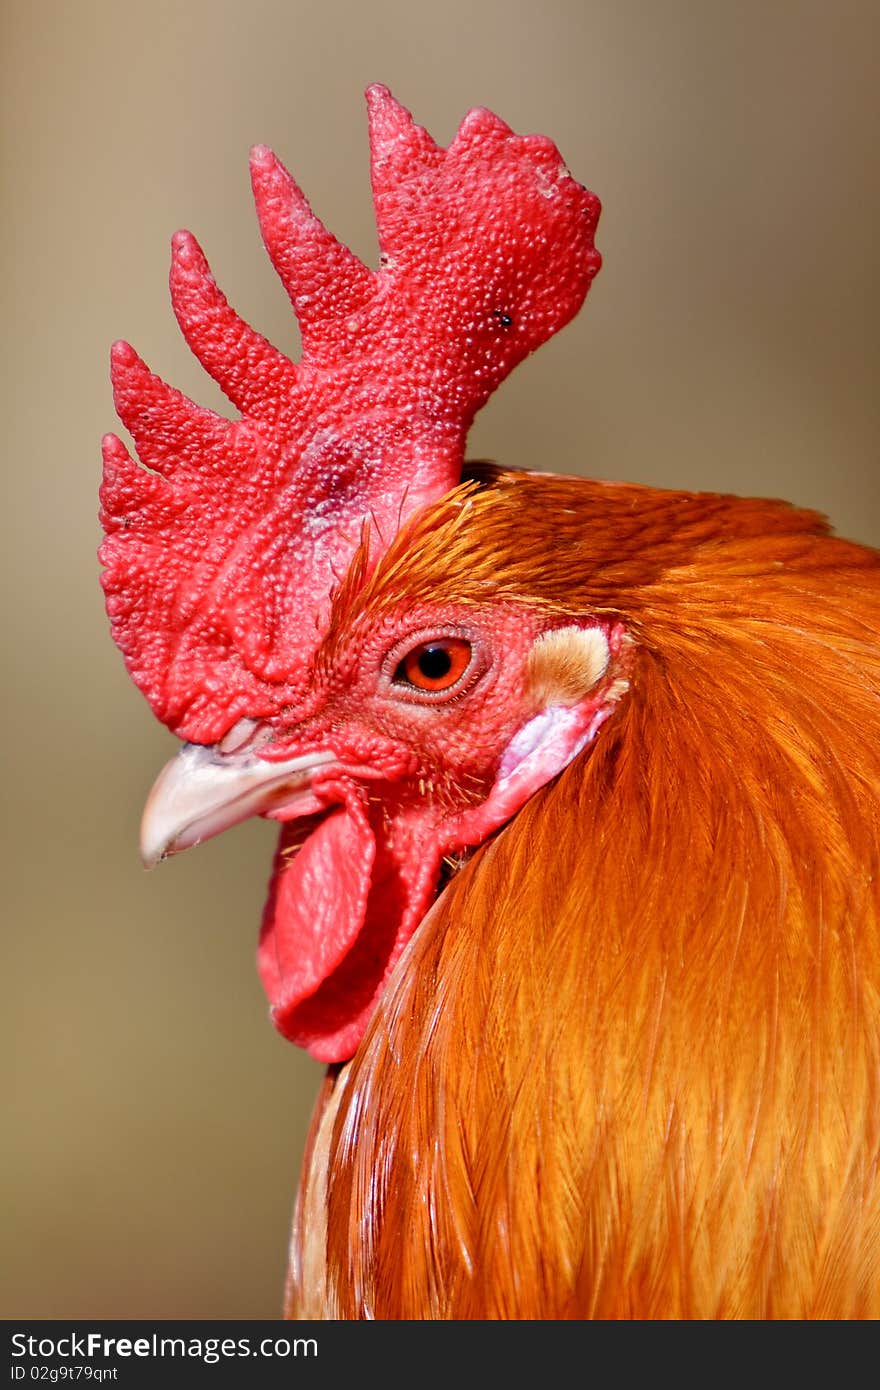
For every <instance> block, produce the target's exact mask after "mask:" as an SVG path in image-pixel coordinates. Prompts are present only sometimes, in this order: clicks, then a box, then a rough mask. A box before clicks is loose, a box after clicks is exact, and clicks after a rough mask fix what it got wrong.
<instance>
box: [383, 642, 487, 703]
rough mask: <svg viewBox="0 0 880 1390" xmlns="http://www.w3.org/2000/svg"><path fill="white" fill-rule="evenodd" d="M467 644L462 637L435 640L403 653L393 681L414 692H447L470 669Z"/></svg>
mask: <svg viewBox="0 0 880 1390" xmlns="http://www.w3.org/2000/svg"><path fill="white" fill-rule="evenodd" d="M470 660H471V644H470V642H466V641H465V639H464V638H463V637H435V638H434V639H433V640H432V641H430V642H420V643H419V645H418V646H417V647H413V649H412V651H411V652H407V654H406V656H405V657H404V658H403V660H402V661H401V663H400V665H399V666H398V668H397V670H396V672H395V673H394V679H395V680H396V681H402V682H405V683H406V684H407V685H412V686H415V688H416V690H449V689H451V687H452V686H453V685H455V684H456V682H457V681H459V680H460V679H461V677H462V676H463V675H464V673H465V671H466V670H467V668H468V666H469V665H470Z"/></svg>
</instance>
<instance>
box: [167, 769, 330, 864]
mask: <svg viewBox="0 0 880 1390" xmlns="http://www.w3.org/2000/svg"><path fill="white" fill-rule="evenodd" d="M336 761H337V759H336V755H335V754H334V753H332V752H330V751H329V750H326V751H323V752H319V751H316V752H313V753H306V754H304V755H302V756H301V757H298V758H289V759H288V760H287V761H286V762H278V763H272V762H268V761H266V759H264V758H259V757H257V756H256V754H254V753H249V752H246V751H245V752H238V753H223V752H221V750H220V747H219V746H214V747H204V746H202V745H201V744H196V743H186V744H184V746H183V748H182V749H181V750H180V752H179V753H178V755H177V757H176V758H172V759H171V761H170V762H169V763H166V765H165V767H163V769H162V771H161V772H160V773H159V776H158V777H157V778H156V781H155V783H154V784H153V789H152V791H151V792H150V795H149V797H148V798H147V804H146V806H145V807H144V814H143V819H142V820H141V858H142V860H143V862H144V867H145V868H147V869H152V868H154V867H155V865H156V864H158V863H159V860H160V859H165V858H167V856H168V855H171V854H178V853H180V851H181V850H185V849H190V848H191V846H193V845H197V844H199V843H200V842H201V841H202V840H209V839H210V838H211V837H212V836H213V835H219V834H220V832H221V831H222V830H227V829H228V828H229V827H230V826H232V825H238V823H239V821H243V820H247V819H248V818H249V817H250V816H255V815H261V814H265V813H266V812H267V811H276V812H277V811H280V810H281V809H282V808H283V809H284V810H287V809H289V810H290V812H291V816H294V815H307V814H309V812H311V811H313V810H316V809H318V804H317V803H316V802H315V798H314V794H313V792H312V789H311V782H312V775H313V773H314V772H316V771H317V769H318V768H325V767H326V766H327V764H328V763H334V762H336ZM286 818H287V817H285V819H286Z"/></svg>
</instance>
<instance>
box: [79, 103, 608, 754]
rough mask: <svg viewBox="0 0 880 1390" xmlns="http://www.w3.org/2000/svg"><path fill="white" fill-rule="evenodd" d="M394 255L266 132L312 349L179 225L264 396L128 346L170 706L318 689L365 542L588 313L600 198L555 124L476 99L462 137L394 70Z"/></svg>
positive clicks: (214, 723) (199, 328) (164, 708)
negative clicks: (219, 396)
mask: <svg viewBox="0 0 880 1390" xmlns="http://www.w3.org/2000/svg"><path fill="white" fill-rule="evenodd" d="M368 101H369V106H370V125H371V144H372V180H373V193H374V200H375V205H376V217H377V224H378V231H379V242H380V247H381V251H382V264H381V265H380V268H379V269H378V270H377V271H370V270H368V269H367V268H366V267H365V266H363V265H362V264H361V262H359V261H358V260H357V258H356V257H355V256H353V255H352V253H351V252H349V251H348V250H346V249H345V248H344V247H342V246H340V244H339V243H338V242H336V241H335V239H334V238H333V237H332V236H331V235H330V234H329V233H328V232H327V231H326V230H325V229H324V227H323V226H322V225H321V224H320V222H318V220H317V219H316V218H315V217H314V215H313V214H312V212H311V211H310V209H309V207H308V204H307V203H306V202H305V199H304V198H303V196H302V194H301V193H300V191H299V189H298V188H297V187H296V185H295V184H294V183H293V180H292V179H291V178H290V176H289V175H288V174H287V173H286V171H285V170H284V169H283V168H282V166H281V165H280V164H279V163H278V161H277V160H276V159H275V158H274V156H273V155H272V154H271V153H270V152H269V151H268V150H265V149H262V148H258V149H256V150H255V151H254V155H253V159H252V173H253V183H254V193H255V199H256V204H257V210H258V214H259V217H260V222H261V226H262V231H263V237H264V240H265V243H266V246H267V248H268V250H269V254H270V256H271V257H272V260H273V263H274V264H275V267H276V269H277V270H278V272H279V275H280V276H281V279H282V281H283V282H284V284H285V286H286V288H287V290H288V293H289V295H290V299H291V302H292V304H293V307H294V309H295V311H296V313H297V315H298V318H299V320H300V325H301V327H302V331H303V357H302V360H301V361H300V362H299V363H298V364H296V365H294V364H293V363H292V362H290V361H289V360H288V359H287V358H286V357H285V356H284V355H283V354H282V353H280V352H279V351H278V350H277V349H275V348H273V347H272V346H271V345H270V344H269V343H267V342H266V340H265V339H263V338H262V337H261V336H260V335H259V334H258V333H256V332H255V331H254V330H253V329H251V328H250V327H249V326H248V325H247V324H245V323H244V322H243V321H242V320H241V319H240V318H239V317H238V316H237V315H236V314H235V313H234V311H233V310H232V309H231V308H230V307H229V305H228V304H227V302H226V300H225V298H224V297H223V295H222V294H221V292H220V291H219V289H218V288H217V286H216V284H215V283H214V280H213V278H212V276H211V274H210V271H209V270H208V267H207V263H206V262H205V260H204V257H203V256H202V253H201V251H200V250H199V248H198V246H197V244H196V242H195V240H194V239H193V238H192V237H191V236H189V234H187V233H179V234H178V235H177V237H175V240H174V254H173V263H172V271H171V288H172V300H173V303H174V308H175V311H176V313H177V316H178V320H179V322H180V325H181V328H182V331H183V332H184V335H185V336H186V338H187V341H188V342H189V344H190V346H191V347H192V349H193V351H194V352H195V353H196V355H197V356H198V357H199V359H200V360H201V362H202V363H203V365H204V366H205V368H206V369H207V370H208V371H209V372H210V373H211V375H212V376H214V378H215V379H216V380H217V381H218V383H219V384H220V386H221V387H222V388H223V390H224V391H225V392H226V394H227V395H228V396H229V398H230V399H231V400H232V402H233V404H235V405H236V406H237V407H238V409H239V410H240V411H241V419H240V420H238V421H235V422H231V421H229V420H226V419H225V418H223V417H221V416H219V415H216V414H214V413H213V412H211V411H209V410H204V409H202V408H201V407H199V406H196V405H195V404H193V402H191V401H189V400H187V398H186V397H184V396H182V395H181V394H180V393H179V392H177V391H175V390H174V389H173V388H171V387H170V386H167V385H166V384H165V383H164V382H162V381H161V380H160V379H159V378H158V377H156V376H154V375H152V374H151V373H150V372H149V370H148V369H147V368H146V366H145V365H144V364H143V362H141V360H140V359H139V358H138V357H137V355H136V354H135V353H134V351H133V350H132V349H131V348H130V347H128V345H127V344H117V345H116V347H115V348H114V350H113V355H112V375H113V383H114V391H115V399H116V406H117V410H118V412H119V414H120V416H121V418H122V420H123V423H124V424H125V425H126V427H127V428H128V429H129V430H130V432H131V434H132V435H133V437H134V440H135V444H136V446H137V450H138V454H139V456H140V459H141V462H142V463H143V464H145V465H146V467H147V468H148V469H150V470H153V471H151V472H147V471H146V470H145V469H144V468H140V467H138V465H137V464H136V463H135V462H134V461H133V460H132V459H131V458H130V457H129V455H128V453H127V451H126V449H125V447H124V445H123V444H122V443H121V441H120V440H118V439H117V438H116V437H115V436H112V435H110V436H108V437H107V438H106V440H105V443H104V459H105V473H104V483H103V488H102V494H101V496H102V521H103V524H104V527H105V530H106V533H107V539H106V540H105V542H104V544H103V546H102V548H101V552H100V555H101V559H102V562H103V564H104V565H105V567H106V568H105V573H104V576H103V584H104V588H105V591H106V595H107V610H108V613H109V615H110V619H111V625H112V630H113V636H114V638H115V640H116V642H117V643H118V645H119V646H120V648H121V650H122V652H123V655H124V657H125V660H126V664H127V666H128V669H129V671H130V673H131V675H132V678H133V679H134V681H135V682H136V684H137V685H138V687H139V688H140V689H141V691H142V692H143V693H144V695H145V696H146V698H147V699H148V700H149V702H150V704H151V706H152V708H153V710H154V712H155V713H156V715H157V716H158V717H159V719H161V720H162V721H163V722H164V723H165V724H167V725H168V727H169V728H170V729H171V730H172V731H173V732H174V733H176V734H178V735H179V736H180V737H183V738H187V739H190V740H192V741H193V742H197V743H212V742H214V741H216V740H217V739H218V738H220V737H222V735H223V734H224V733H225V732H226V731H227V730H228V729H229V728H230V727H231V725H232V724H234V723H235V721H236V720H237V719H239V718H240V717H242V716H247V717H250V718H258V719H274V718H276V717H277V716H278V714H279V712H280V711H282V710H283V709H285V708H289V707H291V706H296V704H297V703H298V702H300V701H301V700H302V699H303V698H305V696H306V692H307V689H308V684H309V680H310V664H311V659H312V656H313V654H314V652H315V650H316V647H317V645H318V643H319V641H320V638H321V634H322V631H323V629H324V626H325V624H326V618H327V612H328V596H329V593H330V590H331V589H332V587H333V584H334V583H335V582H336V581H337V580H338V578H339V577H340V576H341V575H342V574H343V573H344V571H345V569H346V567H347V565H348V563H349V561H350V559H351V557H352V555H353V554H354V551H355V549H356V548H357V546H358V544H359V543H360V541H361V538H362V534H363V529H364V527H365V526H367V527H369V529H370V530H371V531H372V533H373V535H372V539H373V554H374V556H375V555H376V554H378V552H379V551H380V550H381V548H382V546H383V544H387V541H388V540H389V539H390V537H391V535H392V534H393V533H394V531H395V530H396V529H397V527H398V526H399V524H400V521H401V520H402V519H403V518H404V517H405V516H406V515H408V514H409V513H410V512H411V511H413V510H414V509H415V508H417V507H420V506H422V505H423V504H425V503H426V502H429V501H431V500H433V499H435V498H436V497H439V496H440V495H442V494H443V493H444V492H445V491H447V490H448V488H449V487H450V486H452V485H453V484H454V483H455V482H456V481H457V479H458V477H459V474H460V469H461V464H462V459H463V451H464V441H465V435H466V432H467V429H468V427H469V425H470V423H471V421H472V419H473V416H474V414H475V412H476V411H477V410H478V409H479V408H480V406H482V405H483V404H484V403H485V401H486V399H487V398H488V396H489V394H490V393H491V392H492V391H493V390H494V389H495V387H496V386H497V385H498V384H499V382H500V381H501V380H502V379H503V378H504V377H505V376H506V375H507V373H508V372H509V371H510V370H511V369H512V367H514V366H515V365H516V363H517V362H519V361H521V360H522V358H523V357H525V356H526V355H527V354H528V353H529V352H531V351H532V350H533V349H534V348H536V347H537V346H539V345H540V343H542V342H544V341H545V340H546V339H547V338H548V337H550V336H551V334H553V333H555V332H556V331H557V330H558V329H559V328H561V327H562V326H563V325H564V324H565V323H567V322H568V320H569V319H570V318H571V317H572V316H573V315H574V314H575V313H576V312H577V310H578V309H579V307H580V305H581V303H582V302H583V299H584V296H585V294H586V292H587V289H588V288H589V285H590V282H591V280H592V278H593V276H594V275H595V273H596V271H597V270H598V268H599V264H600V258H599V255H598V253H597V252H596V251H595V249H594V247H593V232H594V229H595V225H596V221H597V218H598V214H599V203H598V200H597V199H596V198H595V197H594V196H593V195H592V194H590V193H588V192H587V191H586V190H585V189H584V188H582V187H581V186H580V185H579V184H577V183H576V182H575V181H574V180H573V179H572V178H571V177H570V175H569V174H568V173H567V172H566V170H565V169H564V166H563V163H562V160H561V157H560V155H559V152H558V151H557V150H556V148H555V146H554V145H553V144H552V143H551V142H550V141H549V140H547V139H545V138H543V137H541V136H517V135H514V134H513V133H512V132H511V131H510V130H509V128H508V127H507V126H506V125H505V124H504V123H503V122H502V121H500V120H499V119H498V118H497V117H495V116H493V115H492V114H491V113H490V112H487V111H482V110H476V111H472V112H471V113H470V114H469V115H468V116H467V117H466V118H465V120H464V121H463V123H462V125H461V127H460V129H459V131H458V133H457V135H456V137H455V139H454V140H453V142H452V144H451V145H450V147H449V149H448V150H443V149H440V148H439V147H438V146H436V145H435V144H434V141H433V140H432V139H431V137H430V136H429V135H428V134H427V133H426V132H425V131H424V130H422V129H420V128H419V127H418V126H416V125H414V123H413V122H412V119H411V117H410V116H409V114H408V113H407V112H406V111H405V110H404V109H403V108H402V107H401V106H399V105H398V103H396V102H395V101H394V99H393V98H392V97H391V95H390V94H389V93H388V92H387V91H386V90H385V89H384V88H379V87H376V88H371V89H370V91H369V93H368Z"/></svg>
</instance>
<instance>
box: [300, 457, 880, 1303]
mask: <svg viewBox="0 0 880 1390" xmlns="http://www.w3.org/2000/svg"><path fill="white" fill-rule="evenodd" d="M367 572H368V571H367V567H366V566H365V565H361V566H360V568H359V569H356V571H355V577H354V578H353V579H352V580H351V582H350V583H349V584H348V585H343V587H342V589H341V590H340V592H339V594H338V595H337V599H336V607H335V614H334V618H335V621H336V623H337V624H338V625H339V626H340V627H342V626H343V625H344V624H345V623H347V622H354V621H357V620H358V618H359V617H361V618H362V617H364V615H375V614H376V613H377V612H380V611H381V610H382V608H383V605H387V606H389V607H390V606H393V605H395V604H398V603H399V602H400V601H401V597H403V599H404V600H406V599H411V600H412V601H416V600H417V599H422V600H424V599H425V598H429V599H430V601H431V602H432V603H436V604H438V605H440V604H442V603H443V602H444V600H446V599H450V600H454V601H455V602H456V603H457V604H461V603H468V602H474V603H477V602H480V603H484V602H486V601H487V600H494V601H496V602H499V603H504V604H514V605H522V604H524V605H528V606H529V607H530V608H532V609H540V610H546V611H549V612H564V613H571V614H572V615H576V616H584V615H589V614H597V615H605V616H607V615H612V616H617V617H619V619H620V621H621V622H622V623H623V624H624V625H625V627H626V630H627V632H628V634H629V637H630V639H631V641H632V647H631V651H630V654H629V656H630V668H629V670H628V673H627V675H628V680H629V689H628V691H627V692H626V693H625V694H623V696H622V698H621V699H620V702H619V704H618V706H617V708H616V710H615V712H614V713H613V714H612V715H611V717H610V718H609V719H608V721H607V723H606V724H605V725H604V727H602V728H601V729H600V731H599V733H598V735H597V737H596V739H595V742H594V743H593V744H592V745H591V746H590V747H588V748H587V749H586V750H585V752H584V753H582V754H581V755H580V756H579V757H578V758H577V760H576V761H575V762H574V763H573V764H572V765H571V766H570V767H569V768H568V769H567V770H566V771H565V772H564V773H563V774H562V775H561V776H560V777H559V778H558V779H557V780H556V781H555V782H553V783H552V784H551V785H548V786H547V787H545V788H544V789H543V790H542V791H540V792H539V793H538V794H537V795H535V796H534V797H533V798H532V799H531V800H530V801H529V802H528V803H527V804H526V805H525V806H524V808H523V809H522V810H521V811H520V812H519V814H518V815H517V816H516V817H515V818H514V820H513V821H512V822H511V823H510V824H509V825H507V826H506V827H505V828H504V829H503V830H501V831H500V832H499V833H498V834H496V835H495V837H494V838H493V839H492V840H491V841H490V842H489V843H488V844H486V845H484V846H483V847H482V848H481V849H480V850H478V851H477V853H476V854H475V855H474V856H473V857H472V858H471V859H470V860H469V862H467V863H466V865H465V866H464V868H463V869H462V870H461V871H460V872H459V873H458V874H457V875H455V876H454V877H453V878H452V879H451V881H450V882H449V884H448V886H446V887H445V888H444V890H443V891H442V893H441V895H440V897H439V899H438V900H437V902H436V904H435V906H434V907H433V909H432V910H431V912H430V913H429V915H428V917H427V918H426V919H425V921H424V922H423V923H422V926H421V927H420V929H419V930H418V932H417V933H416V936H415V937H414V938H413V940H412V942H411V943H410V945H409V947H408V948H407V950H406V952H405V954H404V957H403V958H402V959H401V960H400V962H399V963H398V966H397V968H396V971H395V973H394V976H393V977H392V980H391V982H390V984H389V986H388V987H387V988H386V990H385V993H384V995H383V997H382V999H381V1002H380V1005H379V1008H378V1011H377V1013H376V1015H375V1017H374V1018H373V1021H372V1023H371V1025H370V1028H369V1031H368V1033H367V1035H366V1037H365V1039H364V1041H363V1043H362V1044H361V1046H360V1048H359V1050H358V1052H357V1054H356V1056H355V1057H354V1059H353V1060H352V1061H351V1062H350V1063H349V1064H347V1065H346V1066H345V1067H344V1068H342V1069H341V1070H335V1071H333V1072H331V1074H330V1075H329V1077H328V1081H327V1084H326V1086H325V1088H324V1092H323V1093H322V1099H321V1102H320V1103H319V1107H318V1112H317V1114H316V1121H315V1127H314V1131H313V1137H312V1141H311V1148H310V1152H309V1154H308V1155H307V1159H306V1164H305V1169H304V1178H303V1186H302V1190H301V1194H300V1201H299V1215H298V1220H297V1224H296V1228H295V1232H294V1242H293V1245H294V1258H293V1263H292V1279H291V1290H290V1297H289V1307H288V1311H289V1313H290V1314H291V1315H293V1316H336V1317H346V1318H352V1317H354V1318H359V1317H378V1318H424V1317H439V1318H496V1317H503V1318H588V1317H597V1318H619V1317H626V1318H706V1317H708V1318H715V1317H723V1318H730V1317H743V1318H806V1317H809V1318H850V1317H877V1316H880V1268H878V1261H880V1172H878V1163H880V939H878V938H880V930H878V928H880V901H878V899H880V887H878V884H880V879H878V858H880V556H878V554H876V553H875V552H872V551H869V550H867V549H865V548H863V547H860V546H858V545H854V544H850V543H848V542H845V541H842V540H838V539H836V538H834V537H832V536H830V535H829V534H828V531H827V528H826V526H825V523H824V522H823V521H822V519H821V518H820V517H818V516H816V515H815V514H813V513H810V512H804V511H798V510H795V509H794V508H791V507H789V506H787V505H786V504H783V503H776V502H767V501H748V500H741V499H737V498H730V497H718V496H713V495H705V496H702V495H692V494H684V493H674V492H655V491H652V490H648V489H641V488H637V487H629V486H620V485H611V484H601V483H592V482H585V481H581V480H574V479H563V478H554V477H547V476H538V475H528V474H505V473H501V472H499V471H497V470H494V469H491V468H483V469H481V470H480V474H479V478H478V480H477V482H472V483H470V484H467V485H465V487H464V488H463V489H460V490H459V491H458V492H457V493H456V494H453V496H452V497H451V498H448V499H446V500H444V501H442V502H440V503H438V504H437V505H436V506H435V507H434V508H433V509H431V511H430V512H429V513H428V514H427V516H426V517H424V518H423V519H421V520H420V521H418V522H416V523H415V524H410V525H409V526H407V527H405V528H404V530H403V531H402V532H401V534H400V535H399V536H398V537H397V539H396V540H395V541H394V542H393V543H392V545H391V547H390V549H389V551H388V553H387V554H386V556H385V557H384V558H383V559H382V560H381V561H380V562H379V565H378V567H377V568H376V570H375V572H374V573H373V575H372V577H370V578H366V575H367ZM322 1115H323V1121H322V1119H321V1117H322Z"/></svg>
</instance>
